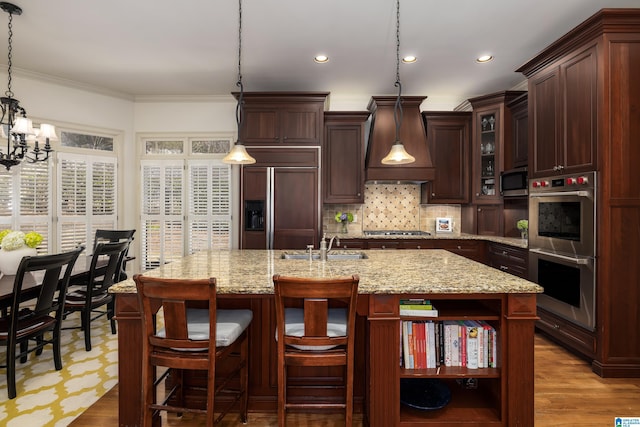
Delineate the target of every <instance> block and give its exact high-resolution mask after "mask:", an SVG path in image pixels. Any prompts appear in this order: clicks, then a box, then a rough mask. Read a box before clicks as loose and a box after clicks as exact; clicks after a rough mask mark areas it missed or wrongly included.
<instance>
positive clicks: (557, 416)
mask: <svg viewBox="0 0 640 427" xmlns="http://www.w3.org/2000/svg"><path fill="white" fill-rule="evenodd" d="M639 397H640V378H632V379H629V378H600V377H599V376H597V375H596V374H594V373H593V372H591V367H590V365H589V364H588V363H587V362H585V361H584V360H582V359H580V358H578V357H577V356H575V355H573V354H571V353H569V352H568V351H566V350H564V349H563V348H561V347H559V346H558V345H556V344H554V343H553V342H551V341H550V340H548V339H547V338H546V337H545V336H544V335H541V334H536V337H535V426H536V427H552V426H553V427H562V426H566V427H569V426H571V427H575V426H580V427H603V426H614V417H617V416H621V417H640V399H639ZM343 419H344V417H343V416H342V415H341V414H335V415H326V414H322V415H316V414H290V415H288V417H287V422H288V425H291V426H297V427H311V426H313V427H320V426H324V427H334V426H342V425H344V421H343ZM107 425H118V390H117V386H116V387H115V388H114V389H113V390H111V391H110V392H109V393H107V394H106V395H105V396H104V397H103V398H101V399H100V400H99V401H98V402H96V403H95V404H94V405H93V406H92V407H91V408H89V409H88V410H87V411H86V412H85V413H84V414H82V415H81V416H80V417H79V418H77V419H76V420H75V421H74V422H73V423H71V426H72V427H94V426H107ZM163 425H164V426H169V427H178V426H180V427H200V426H204V419H203V417H201V416H188V415H185V416H184V417H182V418H177V417H175V416H169V418H168V420H167V419H165V420H163ZM219 425H220V426H221V427H233V426H238V425H242V424H241V423H240V421H239V418H238V417H237V416H234V414H230V415H228V416H227V419H226V420H224V421H223V422H222V423H221V424H219ZM248 425H250V426H252V427H273V426H277V425H278V422H277V417H276V414H275V413H249V423H248ZM361 426H362V414H354V427H361Z"/></svg>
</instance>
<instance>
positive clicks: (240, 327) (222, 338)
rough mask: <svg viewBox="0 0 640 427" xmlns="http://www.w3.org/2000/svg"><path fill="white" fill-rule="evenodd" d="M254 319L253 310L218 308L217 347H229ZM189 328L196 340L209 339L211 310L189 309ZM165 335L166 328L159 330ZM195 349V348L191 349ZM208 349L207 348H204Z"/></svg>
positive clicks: (190, 337)
mask: <svg viewBox="0 0 640 427" xmlns="http://www.w3.org/2000/svg"><path fill="white" fill-rule="evenodd" d="M251 319H253V312H252V311H251V310H244V309H237V310H221V309H218V310H216V347H227V346H229V345H231V344H233V343H234V342H235V341H236V339H238V337H239V336H240V335H241V334H242V332H243V331H244V330H245V329H247V327H248V326H249V324H250V323H251ZM187 330H188V332H189V339H191V340H194V341H201V340H208V339H209V310H207V309H203V308H189V309H187ZM158 336H162V337H163V336H164V330H160V331H158ZM190 350H192V351H193V349H190ZM202 350H203V351H206V350H207V349H206V348H205V349H202Z"/></svg>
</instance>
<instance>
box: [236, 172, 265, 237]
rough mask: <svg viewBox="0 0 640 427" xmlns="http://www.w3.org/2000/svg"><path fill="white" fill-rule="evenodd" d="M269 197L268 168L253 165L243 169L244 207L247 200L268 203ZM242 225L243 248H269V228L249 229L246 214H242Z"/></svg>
mask: <svg viewBox="0 0 640 427" xmlns="http://www.w3.org/2000/svg"><path fill="white" fill-rule="evenodd" d="M266 197H267V168H265V167H251V168H243V170H242V200H243V203H242V208H244V201H245V200H252V201H258V202H262V204H263V206H264V205H265V203H266ZM241 218H242V219H241V221H242V222H243V223H242V224H241V226H240V230H241V232H240V234H241V236H242V237H241V245H242V246H241V247H242V248H243V249H266V248H267V229H266V228H263V229H262V230H247V229H246V228H247V227H246V224H245V223H244V221H245V220H246V219H245V217H244V215H241Z"/></svg>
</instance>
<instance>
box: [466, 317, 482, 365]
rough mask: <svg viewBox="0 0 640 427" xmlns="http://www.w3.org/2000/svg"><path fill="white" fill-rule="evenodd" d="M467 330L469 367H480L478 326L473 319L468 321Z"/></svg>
mask: <svg viewBox="0 0 640 427" xmlns="http://www.w3.org/2000/svg"><path fill="white" fill-rule="evenodd" d="M464 324H465V332H466V335H467V339H466V342H467V347H466V350H467V364H466V366H467V368H468V369H478V366H479V364H478V327H477V326H476V324H475V323H474V322H472V321H466V322H464Z"/></svg>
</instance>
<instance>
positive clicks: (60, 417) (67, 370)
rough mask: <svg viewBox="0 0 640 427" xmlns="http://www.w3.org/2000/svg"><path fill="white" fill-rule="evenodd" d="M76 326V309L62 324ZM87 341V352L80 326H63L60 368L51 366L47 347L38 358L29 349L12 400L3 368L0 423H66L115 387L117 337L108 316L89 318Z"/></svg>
mask: <svg viewBox="0 0 640 427" xmlns="http://www.w3.org/2000/svg"><path fill="white" fill-rule="evenodd" d="M79 324H80V319H79V315H78V313H74V314H73V315H70V316H69V317H68V318H67V319H66V320H65V321H64V323H63V327H70V326H76V325H79ZM91 344H92V349H91V351H89V352H88V351H85V349H84V335H83V333H82V331H81V330H80V329H69V330H63V331H62V366H63V367H62V370H60V371H56V370H55V367H54V366H53V351H52V348H51V346H50V345H49V346H47V347H45V349H44V351H43V352H42V354H41V355H40V356H36V355H35V353H31V354H30V355H29V360H28V361H27V363H24V364H21V363H19V362H18V363H17V365H16V387H17V390H18V396H17V397H16V398H15V399H12V400H9V399H8V397H7V375H6V369H4V368H2V369H0V426H6V427H27V426H29V427H30V426H42V427H45V426H47V427H54V426H55V427H63V426H67V425H69V424H70V423H71V422H72V421H73V420H74V419H75V418H76V417H77V416H79V415H80V414H81V413H82V412H84V411H85V410H86V409H87V408H88V407H89V406H91V405H92V404H93V403H94V402H95V401H97V400H98V399H99V398H100V397H102V396H103V395H104V394H105V393H106V392H107V391H109V390H110V389H111V388H112V387H113V386H115V385H116V384H117V383H118V339H117V335H112V334H111V328H110V326H109V321H108V320H107V319H106V317H102V318H100V319H98V320H95V321H94V322H92V327H91ZM0 349H1V351H2V354H0V364H4V363H5V358H6V353H5V350H6V348H5V347H2V348H0Z"/></svg>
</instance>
